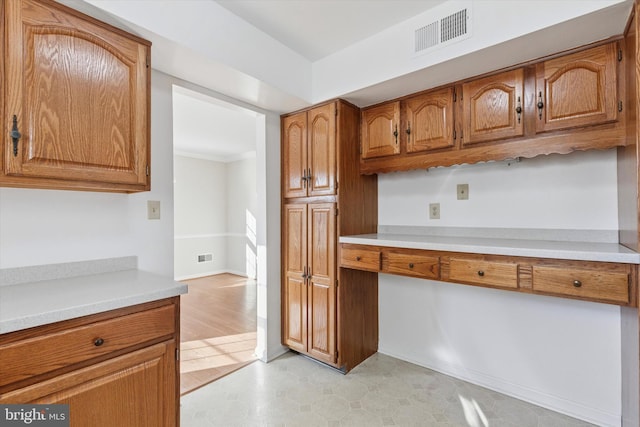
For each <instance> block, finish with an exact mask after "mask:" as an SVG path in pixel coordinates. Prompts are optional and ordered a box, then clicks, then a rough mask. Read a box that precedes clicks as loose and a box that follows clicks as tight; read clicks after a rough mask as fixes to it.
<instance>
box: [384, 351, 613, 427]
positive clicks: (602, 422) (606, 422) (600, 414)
mask: <svg viewBox="0 0 640 427" xmlns="http://www.w3.org/2000/svg"><path fill="white" fill-rule="evenodd" d="M378 352H379V353H382V354H386V355H388V356H391V357H395V358H396V359H400V360H404V361H406V362H409V363H413V364H415V365H418V366H422V367H424V368H428V369H431V370H434V371H436V372H440V373H442V374H445V375H449V376H451V377H454V378H458V379H461V380H463V381H467V382H470V383H472V384H476V385H479V386H481V387H485V388H488V389H491V390H494V391H497V392H499V393H503V394H506V395H508V396H512V397H514V398H516V399H520V400H524V401H525V402H529V403H532V404H534V405H537V406H541V407H543V408H547V409H550V410H552V411H555V412H559V413H561V414H565V415H568V416H570V417H574V418H578V419H580V420H584V421H587V422H590V423H593V424H596V425H598V426H602V427H621V425H622V419H621V414H614V413H610V412H604V411H601V410H598V409H595V408H591V407H588V406H586V405H584V404H582V403H580V402H575V401H571V400H568V399H565V398H562V397H558V396H553V395H550V394H548V393H545V392H542V391H539V390H535V389H532V388H529V387H526V386H523V385H520V384H515V383H512V382H510V381H507V380H505V379H503V378H497V377H494V376H491V375H487V374H484V373H482V372H477V371H472V370H469V369H467V368H465V367H461V366H455V365H450V364H443V363H441V362H433V361H424V360H415V359H413V358H412V357H411V356H407V355H404V354H398V353H395V352H393V351H388V350H387V349H385V348H383V347H380V348H378Z"/></svg>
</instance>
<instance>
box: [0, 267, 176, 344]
mask: <svg viewBox="0 0 640 427" xmlns="http://www.w3.org/2000/svg"><path fill="white" fill-rule="evenodd" d="M186 292H187V285H185V284H182V283H179V282H176V281H174V280H173V279H171V278H168V277H165V276H161V275H158V274H154V273H149V272H145V271H141V270H126V271H117V272H108V273H101V274H95V275H85V276H77V277H68V278H61V279H53V280H42V281H38V282H32V283H21V284H16V285H10V286H1V287H0V334H6V333H10V332H15V331H19V330H24V329H29V328H33V327H36V326H42V325H47V324H51V323H56V322H60V321H63V320H69V319H74V318H78V317H83V316H88V315H91V314H96V313H102V312H105V311H110V310H115V309H118V308H124V307H129V306H133V305H137V304H143V303H146V302H151V301H157V300H161V299H165V298H171V297H175V296H179V295H180V294H184V293H186ZM43 296H46V298H43Z"/></svg>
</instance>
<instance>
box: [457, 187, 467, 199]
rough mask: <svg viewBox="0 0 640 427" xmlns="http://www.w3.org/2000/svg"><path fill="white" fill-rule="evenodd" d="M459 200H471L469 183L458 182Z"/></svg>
mask: <svg viewBox="0 0 640 427" xmlns="http://www.w3.org/2000/svg"><path fill="white" fill-rule="evenodd" d="M457 193H458V200H469V184H458V188H457Z"/></svg>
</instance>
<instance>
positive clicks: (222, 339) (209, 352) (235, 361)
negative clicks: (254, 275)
mask: <svg viewBox="0 0 640 427" xmlns="http://www.w3.org/2000/svg"><path fill="white" fill-rule="evenodd" d="M183 283H186V284H187V285H189V293H187V294H185V295H182V296H181V297H180V298H181V301H180V303H181V307H180V324H181V325H180V394H185V393H188V392H190V391H193V390H195V389H197V388H199V387H201V386H203V385H205V384H208V383H210V382H211V381H215V380H216V379H218V378H221V377H223V376H225V375H227V374H229V373H231V372H233V371H235V370H237V369H240V368H241V367H243V366H245V365H247V364H249V363H251V362H253V361H254V360H256V358H255V356H254V350H255V347H256V329H257V324H256V282H255V280H252V279H247V278H246V277H241V276H236V275H233V274H219V275H216V276H208V277H202V278H198V279H192V280H185V281H184V282H183Z"/></svg>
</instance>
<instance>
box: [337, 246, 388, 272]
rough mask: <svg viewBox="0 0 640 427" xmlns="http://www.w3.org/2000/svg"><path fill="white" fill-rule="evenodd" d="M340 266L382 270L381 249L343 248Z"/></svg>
mask: <svg viewBox="0 0 640 427" xmlns="http://www.w3.org/2000/svg"><path fill="white" fill-rule="evenodd" d="M340 267H346V268H354V269H356V270H367V271H380V251H375V250H372V249H350V248H341V250H340Z"/></svg>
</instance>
